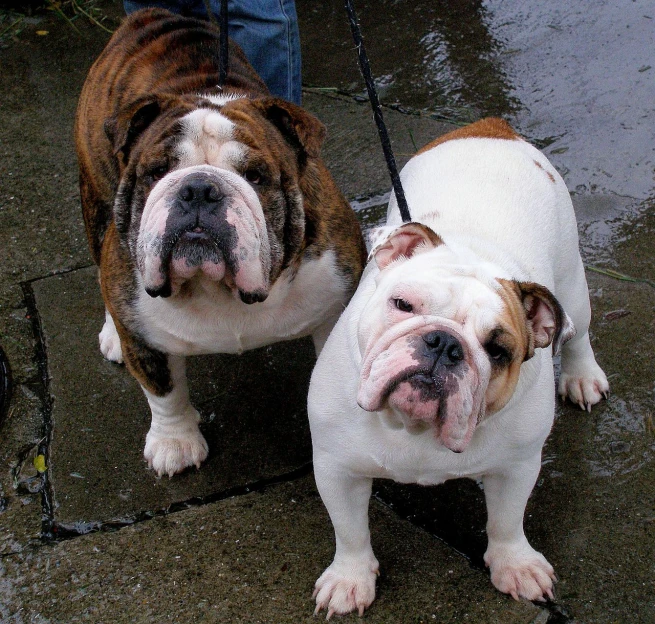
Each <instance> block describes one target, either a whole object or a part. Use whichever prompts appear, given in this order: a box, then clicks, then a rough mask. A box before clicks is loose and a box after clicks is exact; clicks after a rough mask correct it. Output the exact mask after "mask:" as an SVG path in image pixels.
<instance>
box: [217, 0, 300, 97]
mask: <svg viewBox="0 0 655 624" xmlns="http://www.w3.org/2000/svg"><path fill="white" fill-rule="evenodd" d="M212 7H213V9H214V12H215V13H217V14H218V13H219V11H220V1H219V0H212ZM228 12H229V33H230V37H232V39H234V40H235V41H236V42H237V43H238V44H239V45H240V46H241V48H242V49H243V51H244V52H245V54H246V56H247V57H248V60H249V61H250V63H251V64H252V66H253V67H254V68H255V70H256V71H257V73H258V74H259V75H260V76H261V77H262V79H263V80H264V82H265V83H266V86H267V87H268V88H269V90H270V92H271V93H272V94H273V95H277V96H278V97H281V98H284V99H285V100H288V101H290V102H295V103H296V104H300V101H301V97H302V96H301V65H300V36H299V33H298V18H297V16H296V6H295V2H294V0H259V1H253V0H229V2H228Z"/></svg>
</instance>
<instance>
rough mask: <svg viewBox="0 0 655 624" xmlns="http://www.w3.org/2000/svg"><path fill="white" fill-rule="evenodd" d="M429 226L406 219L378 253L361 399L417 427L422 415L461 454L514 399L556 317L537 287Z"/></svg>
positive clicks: (366, 321) (362, 332)
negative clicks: (507, 275)
mask: <svg viewBox="0 0 655 624" xmlns="http://www.w3.org/2000/svg"><path fill="white" fill-rule="evenodd" d="M423 228H424V226H417V225H416V224H410V225H406V226H403V227H402V228H400V230H401V231H402V233H401V234H400V236H399V235H398V234H396V235H392V237H391V238H390V239H388V240H387V241H386V243H383V244H382V245H381V246H379V247H378V248H377V249H376V250H374V251H373V253H372V255H374V256H375V257H376V261H377V262H378V265H379V266H380V268H381V271H380V273H379V275H378V277H377V283H376V289H375V292H374V294H373V295H372V296H371V298H370V299H369V301H368V304H367V306H366V308H365V309H364V311H363V313H362V316H361V319H362V321H361V322H360V326H359V328H358V329H359V332H358V340H359V347H360V352H361V354H362V361H363V362H362V372H361V377H360V385H359V392H358V397H357V400H358V403H359V405H360V406H361V407H362V408H363V409H365V410H367V411H379V410H383V409H391V410H393V411H394V412H396V413H397V414H399V415H400V416H401V417H402V418H403V419H404V420H405V422H406V424H407V425H408V426H410V427H412V426H415V424H416V423H425V424H427V425H429V426H430V427H432V428H433V430H434V435H435V436H436V437H437V438H438V439H439V440H440V441H441V442H442V443H443V445H444V446H445V447H447V448H448V449H450V450H452V451H455V452H461V451H464V450H465V449H466V447H467V445H468V444H469V442H470V440H471V438H472V436H473V433H474V430H475V427H476V425H477V424H478V423H479V422H480V421H481V420H482V419H483V418H485V416H488V415H490V414H493V413H494V412H497V411H499V410H500V409H502V407H504V406H505V405H506V404H507V402H508V401H509V399H510V398H511V396H512V394H513V392H514V389H515V388H516V384H517V381H518V377H519V372H520V367H521V364H522V363H523V362H524V361H525V360H526V359H528V358H529V357H531V356H532V354H533V352H534V348H535V347H542V346H547V345H548V344H550V342H551V340H552V339H553V336H554V334H555V331H556V326H555V318H554V316H553V315H551V314H549V311H550V308H548V307H547V305H546V303H544V299H542V298H540V297H539V296H537V295H535V294H534V293H535V291H534V290H530V292H531V293H532V294H524V293H523V291H521V289H520V288H519V286H518V284H517V283H516V282H513V281H512V280H504V279H497V278H496V277H495V276H494V271H493V270H492V267H490V266H485V265H484V264H481V263H480V262H479V261H477V262H470V258H467V257H463V256H462V255H461V254H460V253H457V252H455V251H453V250H452V249H450V248H449V247H447V246H446V245H444V244H443V243H441V241H440V240H439V239H438V237H437V238H434V235H433V234H432V235H431V236H430V235H428V236H426V235H425V234H424V232H423V231H421V230H422V229H423ZM530 286H532V285H530ZM543 290H544V291H545V289H543ZM546 292H547V291H546ZM553 301H554V299H553Z"/></svg>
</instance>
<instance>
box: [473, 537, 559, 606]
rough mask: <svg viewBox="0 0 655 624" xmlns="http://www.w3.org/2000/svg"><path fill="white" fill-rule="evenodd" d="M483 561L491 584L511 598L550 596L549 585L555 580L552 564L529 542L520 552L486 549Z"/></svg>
mask: <svg viewBox="0 0 655 624" xmlns="http://www.w3.org/2000/svg"><path fill="white" fill-rule="evenodd" d="M484 561H485V563H486V564H487V565H488V566H489V568H490V569H491V582H492V583H493V585H494V587H495V588H496V589H497V590H498V591H501V592H503V593H504V594H509V595H510V596H512V598H514V600H519V598H526V599H527V600H539V601H544V600H545V599H546V598H550V599H551V600H552V599H553V584H554V583H555V582H556V581H557V577H556V576H555V571H554V570H553V566H551V565H550V563H548V561H547V560H546V558H545V557H544V556H543V555H542V554H541V553H539V552H537V551H536V550H534V549H533V548H532V547H530V546H529V545H528V546H527V548H524V549H522V552H515V551H508V550H507V549H497V550H495V551H493V552H491V551H490V550H488V551H487V552H486V553H485V555H484Z"/></svg>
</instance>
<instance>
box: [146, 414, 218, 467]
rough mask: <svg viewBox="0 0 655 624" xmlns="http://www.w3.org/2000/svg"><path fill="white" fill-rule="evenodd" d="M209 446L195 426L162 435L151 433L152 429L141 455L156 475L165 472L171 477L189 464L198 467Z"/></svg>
mask: <svg viewBox="0 0 655 624" xmlns="http://www.w3.org/2000/svg"><path fill="white" fill-rule="evenodd" d="M208 452H209V447H208V446H207V442H206V440H205V438H204V437H203V435H202V433H200V430H199V429H198V427H197V426H195V428H193V429H191V428H190V429H189V430H188V431H184V432H180V433H177V434H176V435H175V437H172V436H170V437H169V436H162V435H160V434H157V433H153V431H152V429H151V430H150V431H149V432H148V435H147V436H146V446H145V449H144V451H143V456H144V458H145V460H146V461H147V462H148V467H149V468H152V469H153V470H154V471H155V472H156V473H157V476H158V477H161V476H163V475H165V474H167V475H168V476H169V477H172V476H173V475H174V474H177V473H178V472H182V471H183V470H186V469H187V468H189V467H191V466H195V467H196V468H200V464H202V462H203V461H205V459H207V453H208Z"/></svg>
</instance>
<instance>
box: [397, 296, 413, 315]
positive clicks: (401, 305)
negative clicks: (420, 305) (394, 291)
mask: <svg viewBox="0 0 655 624" xmlns="http://www.w3.org/2000/svg"><path fill="white" fill-rule="evenodd" d="M392 301H393V305H394V306H396V308H398V309H399V310H400V311H401V312H412V311H413V310H414V306H413V305H412V304H411V303H409V301H406V300H405V299H400V298H399V299H392Z"/></svg>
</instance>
